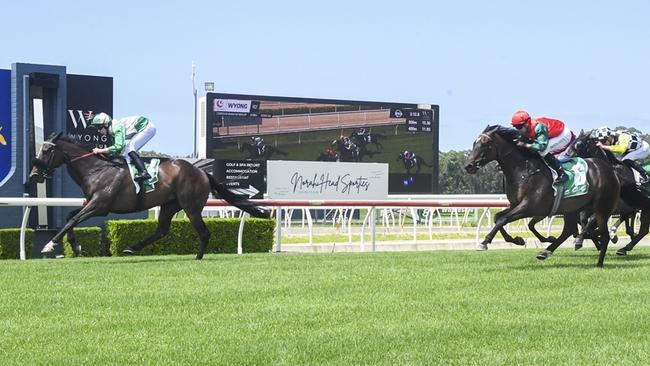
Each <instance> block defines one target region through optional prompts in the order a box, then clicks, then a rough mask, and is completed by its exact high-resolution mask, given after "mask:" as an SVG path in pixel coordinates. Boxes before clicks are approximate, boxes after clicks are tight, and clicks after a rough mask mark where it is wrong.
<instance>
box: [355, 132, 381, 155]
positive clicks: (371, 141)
mask: <svg viewBox="0 0 650 366" xmlns="http://www.w3.org/2000/svg"><path fill="white" fill-rule="evenodd" d="M383 138H384V135H382V134H379V133H369V134H367V135H359V134H358V133H356V132H353V133H352V134H351V135H350V139H352V142H354V143H355V144H357V145H359V146H360V147H361V148H362V149H366V148H367V147H368V145H375V151H377V152H379V151H382V150H383V149H384V146H383V145H382V144H381V142H379V140H381V139H383Z"/></svg>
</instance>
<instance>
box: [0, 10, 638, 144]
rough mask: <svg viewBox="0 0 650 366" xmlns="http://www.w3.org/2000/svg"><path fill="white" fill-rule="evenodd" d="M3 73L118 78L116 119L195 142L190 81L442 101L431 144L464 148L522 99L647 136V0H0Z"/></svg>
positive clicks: (230, 87) (545, 111)
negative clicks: (34, 67) (142, 120)
mask: <svg viewBox="0 0 650 366" xmlns="http://www.w3.org/2000/svg"><path fill="white" fill-rule="evenodd" d="M1 8H2V13H3V16H2V17H1V18H0V43H1V44H2V46H1V48H0V69H11V65H12V63H15V62H25V63H36V64H50V65H63V66H66V68H67V72H68V73H71V74H85V75H99V76H111V77H113V87H114V107H113V110H114V117H117V118H119V117H124V116H129V115H144V116H147V117H149V118H150V119H151V120H152V121H153V122H154V123H155V125H156V127H157V134H156V136H155V137H154V139H153V140H152V141H150V142H149V143H148V144H147V145H146V146H145V148H144V149H145V150H156V151H159V152H163V153H167V154H171V155H187V154H191V153H192V150H193V144H194V138H193V131H194V128H193V119H194V97H193V93H192V90H193V89H192V88H193V87H192V64H193V63H194V64H195V65H196V85H197V89H198V91H199V94H204V91H203V83H204V82H206V81H212V82H214V83H215V91H216V92H223V93H241V94H258V95H273V96H293V97H306V98H327V99H350V100H361V101H381V102H405V103H426V104H437V105H439V106H440V149H441V150H442V151H449V150H466V149H470V148H471V145H472V142H473V141H474V140H475V139H476V137H477V136H478V134H480V132H481V131H482V130H483V129H484V128H485V126H486V125H488V124H496V123H499V124H507V123H509V121H510V117H511V116H512V114H513V113H514V112H515V111H516V110H518V109H524V110H527V111H528V112H530V114H531V115H533V116H534V117H535V116H546V117H552V118H557V119H561V120H563V121H564V122H565V123H566V124H567V126H568V127H569V128H571V129H572V130H574V131H576V132H578V131H580V129H591V128H595V127H598V126H601V125H611V126H619V125H624V126H629V127H636V128H638V129H640V130H641V131H643V132H645V133H648V132H650V110H649V108H648V104H649V102H650V93H649V92H648V88H649V86H650V70H649V68H650V21H648V15H649V14H650V2H647V1H626V0H619V1H617V2H614V1H599V0H591V1H582V0H577V1H567V0H563V1H556V0H545V1H514V0H513V1H508V0H492V1H463V0H456V1H411V0H402V1H383V0H373V1H350V0H348V1H340V0H331V1H322V2H311V1H282V0H277V1H257V0H249V1H217V0H214V1H185V2H182V3H181V2H180V1H178V2H175V1H168V2H160V1H122V0H114V1H110V2H99V3H96V4H95V3H93V2H89V1H63V0H62V1H43V0H33V1H28V2H25V1H11V2H5V3H3V4H2V6H1Z"/></svg>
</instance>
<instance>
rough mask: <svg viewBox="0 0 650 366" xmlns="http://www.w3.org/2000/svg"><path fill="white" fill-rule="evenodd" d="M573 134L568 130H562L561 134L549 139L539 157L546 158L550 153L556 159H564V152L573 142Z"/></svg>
mask: <svg viewBox="0 0 650 366" xmlns="http://www.w3.org/2000/svg"><path fill="white" fill-rule="evenodd" d="M573 136H575V135H574V134H573V133H571V130H569V129H568V128H565V129H564V130H562V133H561V134H559V135H557V136H555V137H553V138H551V139H549V140H548V145H547V146H546V149H545V150H544V151H542V152H540V153H539V154H540V155H541V156H546V154H548V153H551V154H553V155H555V157H556V158H558V159H562V158H564V157H565V154H564V152H565V151H566V150H567V148H568V147H569V145H571V141H572V140H573Z"/></svg>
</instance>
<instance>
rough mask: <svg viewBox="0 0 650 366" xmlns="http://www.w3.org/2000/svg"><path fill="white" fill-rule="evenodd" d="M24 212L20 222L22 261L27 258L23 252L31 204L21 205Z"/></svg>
mask: <svg viewBox="0 0 650 366" xmlns="http://www.w3.org/2000/svg"><path fill="white" fill-rule="evenodd" d="M23 209H24V210H25V212H24V213H23V222H22V223H21V224H20V260H21V261H24V260H26V259H27V255H26V254H25V230H26V229H27V219H28V218H29V211H31V209H32V206H25V207H23Z"/></svg>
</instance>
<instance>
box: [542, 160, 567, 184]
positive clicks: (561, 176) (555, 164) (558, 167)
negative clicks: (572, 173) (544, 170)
mask: <svg viewBox="0 0 650 366" xmlns="http://www.w3.org/2000/svg"><path fill="white" fill-rule="evenodd" d="M544 161H545V162H546V164H548V166H550V167H551V168H552V169H553V170H555V171H556V172H557V178H556V179H555V182H553V184H559V183H565V182H566V181H567V180H568V179H569V177H568V176H567V175H566V173H565V172H564V169H562V164H561V163H560V161H559V160H558V159H557V158H556V157H555V155H553V154H551V153H548V154H546V156H544Z"/></svg>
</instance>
